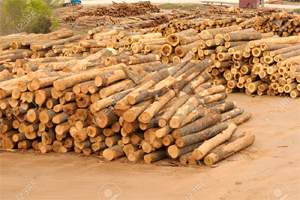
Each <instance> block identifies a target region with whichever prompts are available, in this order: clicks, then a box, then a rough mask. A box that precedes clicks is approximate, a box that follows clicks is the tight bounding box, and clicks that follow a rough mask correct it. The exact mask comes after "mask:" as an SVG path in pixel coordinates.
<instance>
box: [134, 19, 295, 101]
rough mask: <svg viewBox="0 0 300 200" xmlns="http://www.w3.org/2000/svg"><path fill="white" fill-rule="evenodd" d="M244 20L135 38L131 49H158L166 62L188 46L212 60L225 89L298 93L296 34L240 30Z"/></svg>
mask: <svg viewBox="0 0 300 200" xmlns="http://www.w3.org/2000/svg"><path fill="white" fill-rule="evenodd" d="M244 24H245V23H241V24H240V26H238V25H235V26H229V27H224V28H216V29H207V30H202V31H201V33H198V32H197V30H195V29H188V30H184V31H180V32H177V33H173V34H170V35H168V36H167V37H161V36H160V37H159V38H156V39H151V40H145V39H139V40H138V41H137V42H133V43H132V44H131V50H132V52H133V53H135V54H148V53H150V52H151V53H152V54H157V55H159V56H160V57H161V61H162V62H163V63H164V64H167V63H176V62H180V60H181V59H182V58H183V57H184V56H185V55H186V54H187V53H188V52H189V51H192V52H193V53H195V54H197V55H196V56H195V58H194V59H199V60H203V59H205V58H208V57H209V58H211V59H212V60H213V62H214V65H213V66H212V67H210V68H209V69H208V71H209V72H210V73H211V75H212V76H213V80H214V84H216V85H226V86H227V88H226V89H227V92H228V93H231V92H239V91H241V92H245V93H246V94H248V95H252V94H258V95H264V94H268V95H276V94H278V95H281V96H285V95H289V96H291V97H292V98H296V97H299V89H300V84H299V83H300V82H299V80H300V76H299V75H300V74H299V72H300V71H299V69H298V65H299V60H300V59H299V56H298V55H299V50H298V48H299V41H300V36H291V37H285V38H280V37H277V38H276V36H274V34H273V32H270V33H260V32H256V31H255V29H254V28H249V29H244V30H242V29H241V28H240V27H241V25H242V26H243V25H244ZM146 35H147V34H146Z"/></svg>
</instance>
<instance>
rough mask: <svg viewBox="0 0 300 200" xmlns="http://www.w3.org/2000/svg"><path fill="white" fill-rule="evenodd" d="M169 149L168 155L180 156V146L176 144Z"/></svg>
mask: <svg viewBox="0 0 300 200" xmlns="http://www.w3.org/2000/svg"><path fill="white" fill-rule="evenodd" d="M167 151H168V155H169V156H170V157H171V158H174V159H175V158H177V157H178V147H177V146H175V145H172V146H169V148H168V150H167Z"/></svg>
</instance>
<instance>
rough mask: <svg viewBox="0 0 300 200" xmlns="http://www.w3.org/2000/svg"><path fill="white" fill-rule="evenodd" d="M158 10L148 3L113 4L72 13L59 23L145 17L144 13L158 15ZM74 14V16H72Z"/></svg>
mask: <svg viewBox="0 0 300 200" xmlns="http://www.w3.org/2000/svg"><path fill="white" fill-rule="evenodd" d="M159 12H160V9H159V7H158V6H156V5H152V4H151V3H150V1H140V2H138V3H129V4H128V3H113V4H112V5H109V6H98V7H97V8H95V9H88V10H81V9H79V10H78V12H77V13H75V12H72V14H71V15H69V16H67V17H65V18H63V19H62V20H61V22H71V21H75V20H76V19H77V18H79V17H83V16H105V15H107V16H112V17H127V16H137V15H145V14H146V13H159ZM74 13H75V14H74Z"/></svg>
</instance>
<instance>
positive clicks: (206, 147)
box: [192, 124, 237, 160]
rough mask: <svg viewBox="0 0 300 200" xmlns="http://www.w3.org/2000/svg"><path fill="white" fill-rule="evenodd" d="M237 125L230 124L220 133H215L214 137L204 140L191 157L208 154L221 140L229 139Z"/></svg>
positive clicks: (195, 157)
mask: <svg viewBox="0 0 300 200" xmlns="http://www.w3.org/2000/svg"><path fill="white" fill-rule="evenodd" d="M236 129H237V126H236V125H235V124H231V125H229V126H228V128H227V129H225V130H224V131H222V133H220V134H218V135H216V136H215V137H213V138H211V139H209V140H205V141H204V143H203V144H202V145H201V146H199V147H198V148H197V149H195V150H194V151H193V154H192V156H193V158H194V159H196V160H200V159H202V158H203V157H204V156H205V155H207V154H208V152H210V151H211V150H212V149H213V148H215V147H216V146H218V145H220V144H222V143H223V142H225V141H227V140H229V139H230V137H231V136H232V135H233V134H234V133H235V131H236Z"/></svg>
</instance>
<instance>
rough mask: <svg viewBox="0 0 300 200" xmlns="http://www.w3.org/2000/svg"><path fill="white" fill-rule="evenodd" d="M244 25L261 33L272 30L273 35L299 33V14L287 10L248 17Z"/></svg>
mask: <svg viewBox="0 0 300 200" xmlns="http://www.w3.org/2000/svg"><path fill="white" fill-rule="evenodd" d="M245 25H247V26H248V27H249V26H251V27H253V28H255V30H257V31H258V32H261V33H269V32H273V33H274V34H275V35H280V36H283V37H288V36H291V35H299V33H300V17H299V15H296V14H293V13H287V12H277V13H273V14H272V15H271V16H260V17H255V18H253V19H249V20H248V22H247V24H245Z"/></svg>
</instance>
